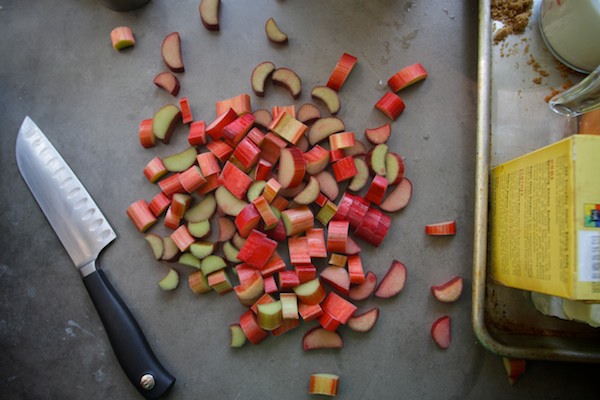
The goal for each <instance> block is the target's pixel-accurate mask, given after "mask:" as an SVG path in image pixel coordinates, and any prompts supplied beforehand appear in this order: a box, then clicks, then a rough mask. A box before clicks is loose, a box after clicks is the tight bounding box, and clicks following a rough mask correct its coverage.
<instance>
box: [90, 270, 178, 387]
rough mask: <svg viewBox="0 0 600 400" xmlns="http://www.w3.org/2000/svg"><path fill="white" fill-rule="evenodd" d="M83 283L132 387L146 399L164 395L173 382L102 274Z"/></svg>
mask: <svg viewBox="0 0 600 400" xmlns="http://www.w3.org/2000/svg"><path fill="white" fill-rule="evenodd" d="M83 282H84V283H85V287H86V288H87V290H88V292H89V294H90V297H91V298H92V301H93V302H94V306H95V307H96V310H97V311H98V314H99V315H100V319H101V320H102V323H103V324H104V328H105V330H106V334H107V335H108V339H109V340H110V343H111V345H112V348H113V351H114V352H115V355H116V356H117V359H118V360H119V363H120V364H121V368H123V371H124V372H125V374H126V375H127V377H128V378H129V380H130V381H131V383H132V384H133V385H134V386H135V387H136V388H137V390H138V391H139V392H140V393H141V394H142V395H143V396H144V397H145V398H147V399H158V398H159V397H161V396H162V395H164V394H165V393H166V392H167V391H168V390H169V389H170V388H171V386H173V384H174V383H175V378H174V377H173V376H172V375H171V374H169V372H167V370H166V369H165V368H164V367H163V366H162V365H161V364H160V362H159V361H158V359H157V358H156V356H155V355H154V353H153V352H152V349H151V348H150V345H149V344H148V341H147V340H146V337H145V336H144V333H143V332H142V329H141V328H140V326H139V325H138V323H137V321H136V320H135V318H134V316H133V314H131V311H129V309H128V308H127V306H126V305H125V303H124V302H123V300H121V297H119V295H118V294H117V292H116V291H115V289H114V288H113V287H112V285H111V284H110V282H109V281H108V278H107V277H106V275H105V274H104V272H102V271H101V270H96V271H94V272H92V273H91V274H89V275H87V276H86V277H84V278H83ZM152 383H153V385H152ZM144 386H147V387H144Z"/></svg>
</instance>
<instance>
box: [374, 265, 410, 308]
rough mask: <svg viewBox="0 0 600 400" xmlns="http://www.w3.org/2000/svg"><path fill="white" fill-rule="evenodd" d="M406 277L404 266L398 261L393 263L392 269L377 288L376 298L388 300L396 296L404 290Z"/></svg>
mask: <svg viewBox="0 0 600 400" xmlns="http://www.w3.org/2000/svg"><path fill="white" fill-rule="evenodd" d="M406 276H407V272H406V267H405V266H404V264H402V263H401V262H400V261H398V260H394V261H392V264H391V265H390V268H389V269H388V271H387V272H386V274H385V276H384V277H383V279H382V280H381V283H380V284H379V286H377V290H376V291H375V297H379V298H381V299H387V298H390V297H394V296H396V295H397V294H398V293H400V292H401V291H402V289H404V285H405V284H406Z"/></svg>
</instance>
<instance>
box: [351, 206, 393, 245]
mask: <svg viewBox="0 0 600 400" xmlns="http://www.w3.org/2000/svg"><path fill="white" fill-rule="evenodd" d="M390 223H391V218H390V217H389V216H388V215H386V214H384V213H382V212H381V211H379V210H378V209H376V208H374V207H370V208H369V210H368V211H367V213H366V214H365V216H364V218H363V219H362V221H361V222H360V224H359V225H358V227H357V228H356V231H354V233H355V234H356V236H358V237H360V238H361V239H364V240H365V241H367V242H368V243H370V244H372V245H373V246H375V247H377V246H379V245H380V244H381V242H383V239H384V238H385V236H386V235H387V232H388V230H389V228H390Z"/></svg>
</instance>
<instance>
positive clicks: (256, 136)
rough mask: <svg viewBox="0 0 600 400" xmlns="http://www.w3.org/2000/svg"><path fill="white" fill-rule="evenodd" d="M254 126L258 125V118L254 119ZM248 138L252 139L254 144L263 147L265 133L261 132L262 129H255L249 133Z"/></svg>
mask: <svg viewBox="0 0 600 400" xmlns="http://www.w3.org/2000/svg"><path fill="white" fill-rule="evenodd" d="M254 125H256V116H255V117H254ZM246 137H247V138H248V139H250V140H251V141H252V143H254V144H255V145H257V146H258V147H260V146H261V145H262V141H263V140H264V138H265V133H263V131H261V130H260V129H258V128H256V127H254V128H252V129H250V131H248V133H247V134H246Z"/></svg>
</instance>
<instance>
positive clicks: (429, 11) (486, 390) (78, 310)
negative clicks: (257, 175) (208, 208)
mask: <svg viewBox="0 0 600 400" xmlns="http://www.w3.org/2000/svg"><path fill="white" fill-rule="evenodd" d="M198 3H199V1H198V0H193V1H192V0H178V1H167V0H152V1H151V2H150V3H149V4H148V5H146V6H145V7H143V8H141V9H139V10H136V11H132V12H126V13H118V12H114V11H111V10H108V9H106V8H105V7H103V6H102V5H100V3H99V2H98V1H95V0H62V1H58V0H43V1H42V0H31V1H27V2H25V1H15V0H0V36H1V37H2V38H3V40H2V41H0V54H2V60H1V61H0V121H2V124H1V127H0V132H1V136H0V140H1V144H0V163H1V170H2V187H1V190H0V216H1V217H0V230H1V231H2V235H0V237H1V238H0V248H1V249H2V250H1V251H0V296H1V297H0V346H1V349H2V350H1V351H0V398H2V399H104V400H106V399H137V398H141V397H140V396H139V394H138V393H137V391H136V390H135V389H134V388H133V387H132V386H131V385H130V383H129V382H128V380H127V378H126V377H125V375H124V374H123V372H122V370H121V368H120V366H119V364H118V362H117V360H116V357H115V356H114V354H113V352H112V349H111V347H110V344H109V342H108V339H107V337H106V335H105V332H104V328H103V326H102V324H101V322H100V319H99V318H98V315H97V313H96V311H95V309H94V307H93V305H92V303H91V301H90V299H89V297H88V296H87V293H86V290H85V288H84V286H83V285H82V284H81V282H80V277H79V275H78V273H77V272H76V271H75V270H74V269H73V268H71V267H70V265H71V261H70V259H69V257H68V255H67V253H66V252H65V250H64V249H63V247H62V246H61V244H60V242H59V241H58V240H57V237H56V236H55V234H54V233H53V231H52V229H51V227H50V225H49V224H48V223H47V221H46V219H45V218H44V216H43V214H42V212H41V211H40V209H39V208H38V207H37V205H36V203H35V200H34V199H33V197H32V195H31V194H30V192H29V190H28V189H27V187H26V185H25V183H24V182H23V180H22V179H21V178H20V176H19V173H18V171H17V167H16V161H15V154H14V145H15V138H16V134H17V131H18V128H19V126H20V124H21V122H22V120H23V118H24V117H25V116H26V115H29V116H30V117H31V118H32V119H33V120H34V121H35V122H36V123H37V124H38V125H39V126H40V128H41V129H42V130H43V131H44V132H45V133H46V135H47V136H48V138H49V139H50V140H51V141H52V143H53V144H54V146H55V147H56V148H57V149H58V150H59V151H60V152H61V154H62V155H63V157H64V158H65V160H66V161H67V162H68V163H69V164H70V166H71V168H72V169H73V170H74V171H75V172H76V173H77V175H78V177H79V179H80V180H81V181H82V182H83V183H84V185H85V186H86V187H87V189H88V191H89V192H90V193H91V195H92V196H93V197H94V199H95V201H96V203H97V204H98V205H99V206H100V208H101V209H102V211H103V212H104V214H105V215H106V217H107V218H108V220H109V221H110V222H111V224H112V225H113V227H114V229H115V230H116V232H117V234H118V238H117V240H116V242H115V243H113V244H112V245H111V246H110V247H108V248H107V249H106V250H105V251H104V252H103V253H102V255H101V257H100V261H99V264H100V266H101V267H102V268H103V270H104V271H105V273H106V274H107V276H108V277H109V279H110V280H111V281H112V283H113V286H114V287H115V288H116V290H117V291H118V292H119V293H120V294H121V296H122V298H123V299H124V300H125V302H126V303H127V304H128V306H129V308H130V309H131V311H132V312H133V314H134V315H135V316H136V317H137V320H138V322H139V323H140V325H141V326H142V328H143V329H144V331H145V334H146V336H147V338H148V341H149V342H150V344H151V346H152V348H153V349H154V351H155V353H156V354H157V356H158V357H159V359H160V360H161V361H162V363H163V364H164V366H165V367H166V368H167V369H168V370H169V371H170V372H171V373H172V374H173V375H174V376H175V377H176V378H177V382H176V383H175V386H174V387H173V389H172V391H171V392H170V394H169V395H168V396H167V398H170V399H197V398H205V399H232V400H233V399H259V398H265V399H276V398H278V399H305V398H310V397H311V396H310V395H308V393H307V387H308V379H309V376H310V374H311V373H314V372H331V373H336V374H339V375H340V377H341V384H340V389H339V397H340V398H343V399H392V398H393V399H396V398H407V399H415V398H421V399H467V398H468V399H480V398H486V399H488V398H489V399H511V398H515V399H516V398H528V399H563V398H578V399H586V398H589V399H592V398H597V395H598V389H597V383H596V380H597V376H598V374H599V372H600V368H599V367H598V366H597V365H587V364H566V363H548V362H540V361H530V362H528V364H527V366H528V367H527V368H528V369H527V372H526V374H525V375H523V376H522V377H521V379H519V380H518V381H517V383H516V384H515V385H514V386H510V385H509V383H508V380H507V377H506V374H505V372H504V369H503V366H502V362H501V359H500V358H499V357H498V356H496V355H493V354H491V353H490V352H488V351H487V350H485V349H484V348H483V347H482V346H481V345H480V344H479V343H478V342H477V340H476V338H475V335H474V334H473V330H472V327H471V307H470V302H471V296H470V293H469V287H470V283H471V275H470V274H471V265H472V251H473V246H472V239H473V227H472V224H473V188H474V173H475V171H474V168H475V160H474V158H475V139H476V134H475V113H476V85H477V76H476V73H477V69H476V65H477V27H478V21H477V6H476V2H467V1H450V0H447V1H446V0H445V1H431V0H429V1H427V0H418V1H417V0H413V1H392V0H388V1H385V0H377V1H293V0H287V1H283V0H279V1H278V0H235V1H234V0H225V1H223V5H222V10H221V30H220V31H219V32H209V31H207V30H206V29H205V28H204V27H203V26H202V25H201V23H200V19H199V13H198ZM269 17H274V18H275V20H276V21H277V22H278V23H279V25H280V27H281V28H282V29H283V30H284V31H286V32H287V33H288V35H289V37H290V40H289V43H288V44H287V45H285V46H277V45H274V44H272V43H269V42H268V40H267V38H266V36H265V33H264V23H265V21H266V20H267V19H268V18H269ZM120 25H127V26H130V27H131V28H132V29H133V31H134V34H135V37H136V39H137V44H136V46H135V47H134V48H130V49H127V50H124V51H122V52H117V51H115V50H114V49H113V48H112V47H111V45H110V38H109V34H110V31H111V30H112V29H113V28H114V27H117V26H120ZM173 31H178V32H179V33H180V35H181V38H182V47H183V58H184V62H185V66H186V71H185V72H184V73H182V74H179V75H178V76H179V78H180V81H181V87H182V89H181V92H180V95H179V96H186V97H187V98H188V99H189V101H190V103H191V105H192V110H193V113H194V116H195V117H196V119H206V120H211V119H212V118H214V113H215V111H214V103H215V101H217V100H222V99H225V98H229V97H232V96H235V95H237V94H240V93H249V94H251V88H250V83H249V80H250V74H251V71H252V69H253V67H254V66H255V65H256V64H258V63H259V62H261V61H264V60H271V61H273V62H274V63H275V64H276V65H277V66H281V67H283V66H285V67H289V68H292V69H293V70H294V71H296V72H297V73H298V75H299V76H300V77H301V79H302V82H303V91H302V95H301V97H300V99H298V100H296V101H294V100H293V99H292V98H291V97H290V96H289V94H288V93H286V92H285V91H284V90H283V89H281V88H279V87H275V86H272V85H268V86H267V95H266V96H265V97H264V98H258V97H256V96H254V95H253V94H251V98H252V105H253V108H270V107H272V106H273V105H288V104H296V105H297V106H299V105H301V104H302V103H304V102H308V101H311V99H310V89H311V88H312V87H313V86H315V85H318V84H324V83H326V81H327V79H328V77H329V74H330V73H331V70H332V69H333V67H334V65H335V63H336V62H337V60H338V59H339V57H340V56H341V54H342V53H344V52H348V53H350V54H353V55H355V56H356V57H357V58H358V60H359V61H358V64H357V67H356V68H355V69H354V71H353V72H352V74H351V75H350V78H349V79H348V81H347V82H346V84H345V86H344V87H343V89H342V90H341V91H340V96H341V100H342V109H341V111H340V113H339V117H341V118H342V119H343V120H344V121H345V123H346V126H347V128H348V130H352V131H355V132H356V133H357V134H358V136H359V137H361V136H362V132H364V129H365V128H368V127H374V126H378V125H381V124H383V123H384V122H386V118H385V117H384V116H383V115H382V114H381V113H379V112H378V111H376V110H374V109H373V105H374V104H375V102H376V101H377V100H378V99H379V97H381V96H382V95H383V93H384V92H385V87H383V86H382V84H381V83H382V82H383V83H385V82H386V81H387V79H388V77H389V76H391V75H392V74H393V73H395V72H396V71H397V70H399V69H400V68H401V67H403V66H405V65H408V64H412V63H415V62H420V63H422V64H423V65H424V66H425V67H426V68H427V69H428V72H429V77H428V79H427V80H425V81H423V82H421V83H419V84H418V85H415V86H413V87H411V88H409V89H408V90H406V91H405V92H403V93H401V97H402V98H403V99H404V101H405V103H406V110H405V111H404V113H403V115H401V116H400V118H399V119H398V120H396V121H395V122H393V123H392V129H393V136H392V138H391V140H390V147H391V148H392V149H395V150H396V151H397V152H398V153H400V154H401V155H402V156H403V157H405V162H406V176H407V177H409V178H410V179H411V180H412V182H413V184H414V188H415V191H414V196H413V198H412V201H411V204H409V206H408V207H407V208H406V209H405V210H403V211H402V212H400V213H398V214H396V215H394V216H393V222H392V228H391V231H390V233H389V235H388V237H386V239H385V241H384V242H383V244H382V245H381V246H380V247H379V248H378V249H374V248H372V247H371V246H369V245H368V244H366V243H365V242H361V241H359V243H360V245H361V246H362V247H363V252H362V258H363V263H364V264H365V267H366V268H367V269H369V270H372V271H374V272H375V273H376V274H378V275H379V276H382V275H383V273H384V272H385V271H386V269H387V268H388V266H389V265H390V262H391V261H392V260H393V259H398V260H401V261H402V262H404V263H405V264H406V266H407V268H408V281H407V284H406V288H405V289H404V291H403V292H402V293H401V294H400V295H399V296H397V297H396V298H393V299H388V300H381V299H370V300H368V301H365V302H362V303H360V304H359V306H360V308H361V309H363V310H366V309H367V308H369V307H372V306H378V307H379V308H380V318H379V321H378V323H377V325H376V326H375V328H374V329H373V330H372V331H371V332H369V333H366V334H364V333H363V334H358V333H353V332H350V331H349V330H348V329H343V330H342V335H343V338H344V344H345V346H344V348H343V349H341V350H327V351H314V352H304V351H303V350H302V346H301V340H302V336H303V334H304V333H305V332H306V330H307V329H308V328H309V327H310V326H312V325H313V324H308V323H303V324H301V325H300V327H299V328H297V329H295V330H293V331H290V332H288V333H286V334H284V335H282V336H280V337H270V338H268V339H267V340H265V341H264V342H263V343H261V344H260V345H258V346H253V345H251V344H247V345H246V346H244V347H242V348H239V349H232V348H230V347H229V330H228V326H229V324H230V323H234V322H237V320H238V318H239V315H241V313H242V312H243V311H244V308H243V307H242V306H241V305H240V304H239V302H238V301H237V299H236V297H235V294H233V293H230V294H228V295H225V296H218V295H217V294H216V293H210V294H206V295H203V296H197V295H194V294H193V293H192V292H191V291H190V290H189V288H188V287H187V282H186V277H187V274H188V273H189V272H190V270H189V268H185V267H183V266H180V265H170V264H166V263H161V262H157V261H155V260H154V259H153V257H152V255H151V254H150V252H149V248H148V247H147V244H146V242H145V241H144V240H143V237H142V235H140V234H139V233H138V232H137V231H136V230H135V228H134V227H133V225H132V224H131V222H130V221H129V220H128V219H127V217H126V215H125V209H126V207H127V206H128V205H129V204H130V203H132V202H133V201H135V200H137V199H139V198H145V199H150V198H151V197H152V196H153V195H154V194H155V193H156V191H157V190H156V187H155V186H153V185H152V184H149V183H148V182H147V181H146V180H145V178H144V176H143V174H142V169H143V167H144V165H145V164H146V162H147V161H149V160H150V159H151V158H152V157H154V156H155V155H160V156H164V155H168V154H172V153H175V152H177V151H179V150H181V149H183V148H184V147H185V145H186V134H185V132H186V128H184V127H180V128H179V129H178V131H177V132H176V134H175V137H174V138H173V141H172V143H171V145H169V146H165V145H158V146H157V147H156V148H154V149H150V150H146V149H143V148H142V147H141V146H140V145H139V142H138V138H137V129H138V125H139V123H140V121H141V120H142V119H145V118H151V117H152V115H153V114H154V112H155V111H156V110H158V109H159V108H160V107H161V106H163V105H165V104H167V103H170V102H176V101H177V99H176V98H174V97H172V96H170V95H169V94H167V93H165V92H163V91H161V90H160V89H158V88H157V87H156V86H154V85H153V83H152V79H153V77H154V76H155V75H156V74H157V73H158V72H160V71H162V70H165V66H164V65H163V63H162V60H161V57H160V46H161V43H162V39H163V38H164V37H165V36H166V35H167V34H168V33H170V32H173ZM447 219H456V220H457V223H458V234H457V235H456V236H455V237H450V238H432V237H426V236H425V235H424V233H423V227H424V225H425V224H427V223H431V222H438V221H442V220H447ZM157 230H159V231H160V228H157ZM171 266H174V267H175V268H177V269H179V270H180V272H181V276H182V283H181V285H180V287H179V288H178V289H177V290H175V291H173V292H163V291H161V290H160V288H159V287H158V285H157V282H158V281H159V280H160V279H161V278H162V276H163V275H164V274H165V273H166V271H167V270H168V268H169V267H171ZM455 275H461V276H463V277H464V278H465V282H466V290H465V292H464V294H463V296H462V298H461V299H460V300H459V301H458V303H456V304H452V305H444V304H440V303H438V302H436V301H435V300H434V299H433V298H432V296H431V293H430V289H429V288H430V286H431V285H435V284H439V283H442V282H444V281H446V280H448V279H450V278H451V277H453V276H455ZM441 315H449V316H451V318H452V335H453V336H452V345H451V346H450V348H449V349H447V350H440V349H438V348H437V347H436V345H435V344H434V343H433V341H432V340H431V337H430V335H429V329H430V326H431V323H432V322H433V321H434V320H435V319H437V318H438V317H439V316H441Z"/></svg>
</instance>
